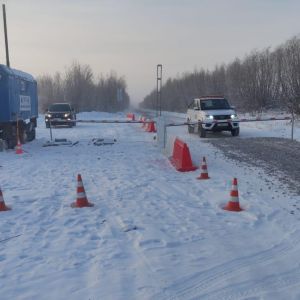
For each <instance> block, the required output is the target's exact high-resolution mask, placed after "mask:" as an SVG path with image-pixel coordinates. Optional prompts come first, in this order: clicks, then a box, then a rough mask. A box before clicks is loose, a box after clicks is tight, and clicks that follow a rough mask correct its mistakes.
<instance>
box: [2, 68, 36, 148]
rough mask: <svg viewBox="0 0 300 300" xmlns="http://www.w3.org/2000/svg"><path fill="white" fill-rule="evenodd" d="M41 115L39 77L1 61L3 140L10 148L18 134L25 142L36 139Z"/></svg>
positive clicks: (15, 141)
mask: <svg viewBox="0 0 300 300" xmlns="http://www.w3.org/2000/svg"><path fill="white" fill-rule="evenodd" d="M37 118H38V96H37V82H36V80H35V79H34V78H33V76H31V75H30V74H28V73H25V72H22V71H19V70H15V69H12V68H9V67H7V66H5V65H1V64H0V139H3V140H4V141H6V144H7V146H8V148H13V147H14V146H15V145H16V144H17V140H18V137H19V139H20V142H21V143H25V142H26V141H31V140H33V139H35V128H36V126H37ZM17 127H18V130H17ZM17 134H18V135H19V136H17Z"/></svg>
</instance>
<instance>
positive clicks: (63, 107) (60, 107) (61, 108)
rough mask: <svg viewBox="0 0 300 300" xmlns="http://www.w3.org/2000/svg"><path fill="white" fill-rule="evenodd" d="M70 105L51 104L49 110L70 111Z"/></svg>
mask: <svg viewBox="0 0 300 300" xmlns="http://www.w3.org/2000/svg"><path fill="white" fill-rule="evenodd" d="M70 110H71V108H70V105H69V104H52V105H50V107H49V111H53V112H59V111H70Z"/></svg>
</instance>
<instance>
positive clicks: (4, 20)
mask: <svg viewBox="0 0 300 300" xmlns="http://www.w3.org/2000/svg"><path fill="white" fill-rule="evenodd" d="M2 11H3V23H4V38H5V51H6V65H7V67H9V68H10V63H9V53H8V38H7V26H6V11H5V4H2Z"/></svg>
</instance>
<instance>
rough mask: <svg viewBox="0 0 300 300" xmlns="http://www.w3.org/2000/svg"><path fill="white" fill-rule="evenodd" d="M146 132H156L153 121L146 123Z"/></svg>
mask: <svg viewBox="0 0 300 300" xmlns="http://www.w3.org/2000/svg"><path fill="white" fill-rule="evenodd" d="M146 131H147V132H156V129H155V125H154V121H151V122H150V123H148V128H147V129H146Z"/></svg>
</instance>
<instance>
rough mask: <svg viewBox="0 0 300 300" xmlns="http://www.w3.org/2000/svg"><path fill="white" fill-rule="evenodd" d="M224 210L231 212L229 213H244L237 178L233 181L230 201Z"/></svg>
mask: <svg viewBox="0 0 300 300" xmlns="http://www.w3.org/2000/svg"><path fill="white" fill-rule="evenodd" d="M223 209H225V210H229V211H242V210H243V209H242V208H241V207H240V202H239V191H238V185H237V179H236V178H233V181H232V188H231V192H230V200H229V201H228V203H227V205H226V206H225V207H223Z"/></svg>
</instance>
